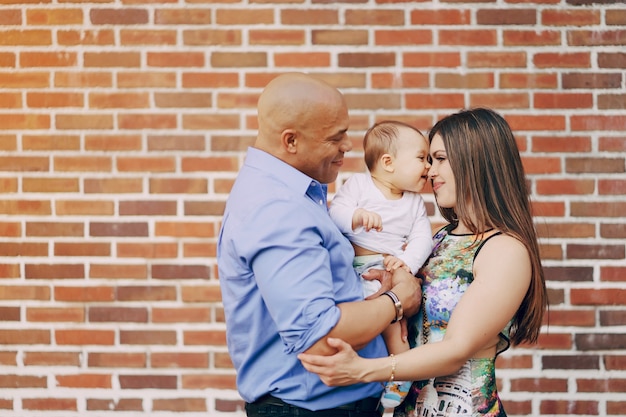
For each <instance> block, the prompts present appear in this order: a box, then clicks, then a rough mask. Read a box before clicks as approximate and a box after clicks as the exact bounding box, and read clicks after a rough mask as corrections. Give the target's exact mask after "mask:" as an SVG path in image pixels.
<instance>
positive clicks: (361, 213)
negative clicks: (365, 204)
mask: <svg viewBox="0 0 626 417" xmlns="http://www.w3.org/2000/svg"><path fill="white" fill-rule="evenodd" d="M359 226H363V228H364V229H365V231H366V232H369V231H370V230H372V229H374V230H376V231H377V232H380V231H381V230H383V219H382V218H381V217H380V215H379V214H378V213H374V212H373V211H367V210H365V209H362V208H358V209H356V210H355V211H354V215H353V216H352V229H353V230H354V229H356V228H357V227H359Z"/></svg>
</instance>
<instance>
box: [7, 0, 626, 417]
mask: <svg viewBox="0 0 626 417" xmlns="http://www.w3.org/2000/svg"><path fill="white" fill-rule="evenodd" d="M625 46H626V3H625V2H624V1H623V0H596V1H592V0H492V1H489V0H485V1H480V0H478V1H477V0H468V1H467V2H463V1H455V0H449V1H446V0H440V1H432V2H431V1H426V0H423V1H399V0H396V1H394V0H378V1H374V0H346V1H343V2H341V1H340V2H334V1H327V0H275V1H272V0H258V1H255V0H249V1H246V0H242V1H238V0H221V1H213V0H188V1H184V0H161V1H159V0H130V1H125V0H109V1H107V0H93V1H89V0H35V1H31V0H0V191H1V193H2V194H1V196H0V256H1V258H0V300H1V302H0V320H1V323H0V369H1V372H0V415H2V416H3V417H12V416H29V417H30V416H41V415H44V414H45V415H46V416H49V415H50V416H52V415H55V416H57V415H58V416H64V417H65V416H68V417H69V416H79V415H80V416H85V417H89V416H106V415H116V416H117V415H119V416H140V415H154V416H169V415H174V414H175V413H177V414H176V415H190V416H191V415H198V416H200V415H202V416H206V415H211V416H218V415H223V416H240V415H242V413H241V404H242V403H241V401H240V399H239V397H238V395H237V393H236V391H235V389H234V388H235V375H234V372H233V370H232V366H231V363H230V360H229V357H228V353H227V350H226V346H225V326H224V320H223V311H222V307H221V304H220V293H219V284H218V277H217V268H216V262H215V246H216V234H217V231H218V228H219V225H220V216H221V213H222V211H223V208H224V202H225V200H226V198H227V195H228V191H229V189H230V186H231V184H232V181H233V179H234V178H235V175H236V173H237V170H238V168H239V166H240V164H241V161H242V159H243V156H244V151H245V149H246V147H247V146H248V145H250V144H251V143H252V141H253V140H254V136H255V127H256V126H255V124H256V119H255V104H256V99H257V97H258V94H259V92H260V91H261V89H262V87H263V86H264V85H265V84H266V83H267V81H268V80H270V79H271V78H272V77H273V76H274V75H275V74H278V73H281V72H285V71H294V70H296V71H306V72H311V73H314V74H316V75H318V76H319V77H322V78H324V79H326V80H328V81H329V82H331V83H332V84H334V85H336V86H338V87H339V88H340V89H341V90H342V91H343V92H344V93H345V95H346V97H347V100H348V103H349V106H350V111H351V122H352V124H351V134H352V137H353V139H354V144H355V150H354V152H352V154H351V157H350V158H349V159H348V161H347V164H346V166H347V169H346V170H345V172H344V173H343V174H342V176H341V179H343V178H346V177H347V176H348V175H349V172H350V171H355V170H361V169H363V167H364V165H363V163H362V161H361V152H360V149H361V146H360V140H361V137H362V134H363V132H364V130H365V129H366V128H367V127H368V126H369V125H370V124H371V123H373V122H374V121H375V120H377V119H382V118H398V119H402V120H405V121H408V122H410V123H413V124H415V125H416V126H418V127H419V128H421V129H423V130H427V129H428V128H429V127H430V126H432V124H433V123H434V122H435V121H436V120H437V119H438V118H439V117H440V116H442V115H445V114H448V113H451V112H454V111H456V110H458V109H460V108H463V107H469V106H477V105H484V106H490V107H493V108H495V109H496V110H498V111H499V112H501V113H503V114H504V115H505V117H506V118H507V120H508V121H509V122H510V124H511V125H512V127H513V128H514V130H515V132H516V135H517V137H518V139H519V147H520V149H521V152H522V155H523V159H524V164H525V167H526V169H527V171H528V174H529V179H530V183H531V186H532V190H533V198H534V201H535V209H536V214H537V227H538V230H539V233H540V235H541V243H542V253H543V257H544V259H545V267H546V271H547V277H548V287H549V292H550V300H551V312H550V324H549V326H546V327H545V330H544V332H543V335H542V336H541V338H540V342H539V345H538V349H529V348H528V347H520V348H516V349H513V350H511V351H509V352H508V353H506V354H505V355H504V356H503V357H502V358H501V359H499V362H498V365H499V368H500V370H499V372H500V374H499V375H500V386H501V388H502V396H503V398H504V400H505V404H506V407H507V409H508V411H509V414H510V415H533V416H538V415H563V416H565V415H590V416H596V415H603V416H604V415H613V416H616V415H626V400H625V399H624V392H626V307H625V305H626V263H625V259H626V256H625V241H626V222H625V220H624V213H626V198H625V197H624V194H626V175H625V161H626V110H625V108H626V75H625V69H626V52H625V51H626V48H625ZM425 198H426V200H427V202H428V207H429V212H430V214H431V215H432V219H433V222H434V223H437V222H440V220H441V219H440V217H439V216H438V214H437V213H436V210H435V208H434V204H433V199H432V196H431V194H430V191H427V192H426V193H425ZM53 411H54V412H53ZM178 413H183V414H178Z"/></svg>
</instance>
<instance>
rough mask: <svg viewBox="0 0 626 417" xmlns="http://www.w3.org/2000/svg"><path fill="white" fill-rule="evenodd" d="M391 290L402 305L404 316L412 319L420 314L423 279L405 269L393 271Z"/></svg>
mask: <svg viewBox="0 0 626 417" xmlns="http://www.w3.org/2000/svg"><path fill="white" fill-rule="evenodd" d="M392 285H393V287H392V288H391V290H392V291H393V292H394V293H395V294H396V295H397V296H398V298H399V299H400V302H401V303H402V308H403V310H404V315H405V316H406V317H410V316H412V315H414V314H415V313H417V312H418V310H419V308H420V305H421V303H422V279H421V278H418V277H415V276H414V275H413V274H411V273H409V272H407V271H406V270H404V269H403V268H398V269H396V270H395V271H393V275H392Z"/></svg>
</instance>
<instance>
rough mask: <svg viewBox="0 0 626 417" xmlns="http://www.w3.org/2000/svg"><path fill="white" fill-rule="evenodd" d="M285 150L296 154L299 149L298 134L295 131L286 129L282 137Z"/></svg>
mask: <svg viewBox="0 0 626 417" xmlns="http://www.w3.org/2000/svg"><path fill="white" fill-rule="evenodd" d="M280 140H281V143H282V145H283V148H284V149H285V151H286V152H287V153H294V154H295V153H296V151H297V147H298V132H297V131H295V130H293V129H285V130H283V132H282V133H281V135H280Z"/></svg>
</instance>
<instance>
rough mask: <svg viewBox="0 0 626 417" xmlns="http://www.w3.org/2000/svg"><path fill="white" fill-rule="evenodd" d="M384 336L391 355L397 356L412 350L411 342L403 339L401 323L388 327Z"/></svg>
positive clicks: (384, 331)
mask: <svg viewBox="0 0 626 417" xmlns="http://www.w3.org/2000/svg"><path fill="white" fill-rule="evenodd" d="M382 335H383V339H384V340H385V345H387V350H388V351H389V353H393V354H394V355H397V354H399V353H402V352H407V351H408V350H409V349H410V346H409V342H408V341H406V340H404V339H403V338H402V327H401V324H400V322H399V321H398V322H395V323H391V324H390V325H389V326H387V328H386V329H385V330H383V333H382Z"/></svg>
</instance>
